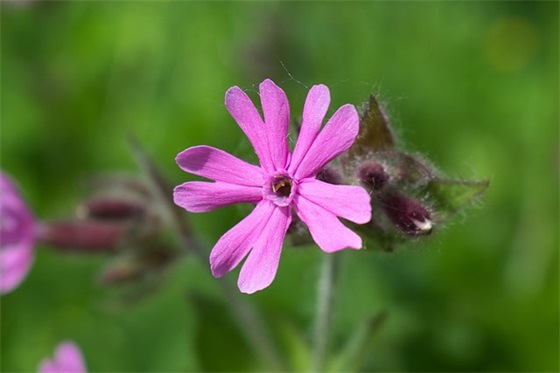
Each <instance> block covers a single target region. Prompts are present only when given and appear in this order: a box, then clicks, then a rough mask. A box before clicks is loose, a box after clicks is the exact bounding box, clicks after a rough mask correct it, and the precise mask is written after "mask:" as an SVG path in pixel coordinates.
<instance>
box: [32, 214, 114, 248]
mask: <svg viewBox="0 0 560 373" xmlns="http://www.w3.org/2000/svg"><path fill="white" fill-rule="evenodd" d="M124 233H125V228H124V226H122V225H120V224H109V223H101V222H92V221H79V220H78V221H55V222H46V223H44V224H43V226H42V228H41V230H40V232H39V234H38V236H39V240H40V242H41V243H43V244H47V245H51V246H53V247H55V248H58V249H63V250H68V251H87V252H114V251H116V250H117V248H118V246H119V244H120V243H121V240H122V237H123V235H124Z"/></svg>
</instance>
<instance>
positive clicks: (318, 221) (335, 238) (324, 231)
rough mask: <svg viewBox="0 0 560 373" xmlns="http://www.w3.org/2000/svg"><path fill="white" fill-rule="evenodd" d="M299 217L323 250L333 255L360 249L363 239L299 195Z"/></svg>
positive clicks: (296, 207) (331, 215)
mask: <svg viewBox="0 0 560 373" xmlns="http://www.w3.org/2000/svg"><path fill="white" fill-rule="evenodd" d="M294 201H295V204H294V207H295V210H296V213H297V214H298V216H299V217H300V218H301V220H303V222H304V223H305V224H306V225H307V227H308V228H309V232H310V233H311V237H313V240H314V241H315V242H316V243H317V245H319V247H320V248H321V250H323V251H325V252H327V253H331V252H334V251H338V250H341V249H345V248H352V249H359V248H361V247H362V239H361V238H360V236H358V235H357V234H356V233H354V232H353V231H352V230H350V229H349V228H348V227H346V226H345V225H344V224H342V223H341V222H340V220H338V218H337V217H336V216H335V215H334V214H333V213H331V212H329V211H327V210H325V209H324V208H322V207H320V206H317V205H316V204H314V203H313V202H311V201H309V200H307V199H305V198H304V197H303V196H300V195H298V196H297V198H295V199H294Z"/></svg>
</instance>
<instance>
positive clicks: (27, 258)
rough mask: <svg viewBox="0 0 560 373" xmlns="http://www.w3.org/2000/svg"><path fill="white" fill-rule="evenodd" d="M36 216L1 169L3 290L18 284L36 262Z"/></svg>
mask: <svg viewBox="0 0 560 373" xmlns="http://www.w3.org/2000/svg"><path fill="white" fill-rule="evenodd" d="M34 227H35V219H34V218H33V215H32V214H31V211H30V210H29V208H28V207H27V205H26V204H25V202H24V201H23V200H22V199H21V197H20V195H19V193H18V190H17V189H16V187H15V185H14V184H13V183H12V181H11V180H10V179H9V178H8V176H6V175H5V174H4V173H1V172H0V294H5V293H7V292H9V291H11V290H13V289H14V288H15V287H17V286H18V285H19V284H20V283H21V282H22V281H23V279H24V278H25V276H26V275H27V272H28V271H29V268H30V267H31V264H32V263H33V257H34V255H33V254H34V253H33V246H34V244H35V237H34V229H35V228H34Z"/></svg>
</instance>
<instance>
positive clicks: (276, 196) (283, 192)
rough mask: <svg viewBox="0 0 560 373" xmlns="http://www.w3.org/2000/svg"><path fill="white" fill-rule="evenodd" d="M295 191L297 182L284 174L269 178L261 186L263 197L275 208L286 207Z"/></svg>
mask: <svg viewBox="0 0 560 373" xmlns="http://www.w3.org/2000/svg"><path fill="white" fill-rule="evenodd" d="M296 191H297V182H295V181H294V180H293V179H292V178H291V177H290V176H288V175H286V174H285V173H278V174H276V175H274V176H269V177H268V180H267V181H266V182H265V183H264V185H263V197H264V198H266V199H268V200H270V201H272V202H274V203H275V204H276V205H277V206H288V205H289V204H290V203H291V202H292V198H293V197H294V194H295V193H296Z"/></svg>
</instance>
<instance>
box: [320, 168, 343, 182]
mask: <svg viewBox="0 0 560 373" xmlns="http://www.w3.org/2000/svg"><path fill="white" fill-rule="evenodd" d="M317 179H318V180H321V181H324V182H325V183H329V184H335V185H340V184H342V177H341V176H340V174H339V173H338V172H337V171H336V170H335V169H334V168H332V167H324V168H323V169H322V170H321V171H319V173H318V174H317Z"/></svg>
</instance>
